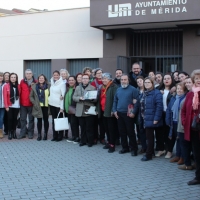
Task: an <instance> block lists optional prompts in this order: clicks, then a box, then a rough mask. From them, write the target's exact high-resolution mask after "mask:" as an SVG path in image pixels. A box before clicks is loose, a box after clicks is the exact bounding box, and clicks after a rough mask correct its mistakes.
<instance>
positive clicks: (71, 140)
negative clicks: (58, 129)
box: [67, 138, 75, 142]
mask: <svg viewBox="0 0 200 200" xmlns="http://www.w3.org/2000/svg"><path fill="white" fill-rule="evenodd" d="M74 140H75V138H69V139H67V142H73V141H74Z"/></svg>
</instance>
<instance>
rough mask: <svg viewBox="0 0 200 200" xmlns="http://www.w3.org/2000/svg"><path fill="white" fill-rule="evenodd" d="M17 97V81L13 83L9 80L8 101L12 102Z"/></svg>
mask: <svg viewBox="0 0 200 200" xmlns="http://www.w3.org/2000/svg"><path fill="white" fill-rule="evenodd" d="M18 99H19V91H18V83H15V85H14V84H13V83H11V82H10V102H11V103H12V104H14V103H15V100H18Z"/></svg>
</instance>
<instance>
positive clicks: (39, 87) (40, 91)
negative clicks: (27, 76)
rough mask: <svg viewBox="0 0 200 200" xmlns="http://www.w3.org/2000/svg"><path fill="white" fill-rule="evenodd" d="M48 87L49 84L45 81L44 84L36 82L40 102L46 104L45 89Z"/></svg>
mask: <svg viewBox="0 0 200 200" xmlns="http://www.w3.org/2000/svg"><path fill="white" fill-rule="evenodd" d="M47 88H48V85H47V84H46V83H44V84H43V85H40V84H39V83H38V84H36V91H37V95H38V98H39V102H40V103H43V105H44V104H45V92H44V91H45V90H46V89H47Z"/></svg>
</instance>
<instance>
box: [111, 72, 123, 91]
mask: <svg viewBox="0 0 200 200" xmlns="http://www.w3.org/2000/svg"><path fill="white" fill-rule="evenodd" d="M122 74H123V71H122V69H116V71H115V79H114V81H113V83H114V84H116V85H117V86H118V87H121V82H120V79H121V76H122Z"/></svg>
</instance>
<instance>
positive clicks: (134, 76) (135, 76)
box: [132, 71, 142, 79]
mask: <svg viewBox="0 0 200 200" xmlns="http://www.w3.org/2000/svg"><path fill="white" fill-rule="evenodd" d="M141 74H142V71H140V73H139V74H138V75H136V74H134V73H132V77H133V78H134V79H136V78H137V77H138V76H141Z"/></svg>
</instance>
